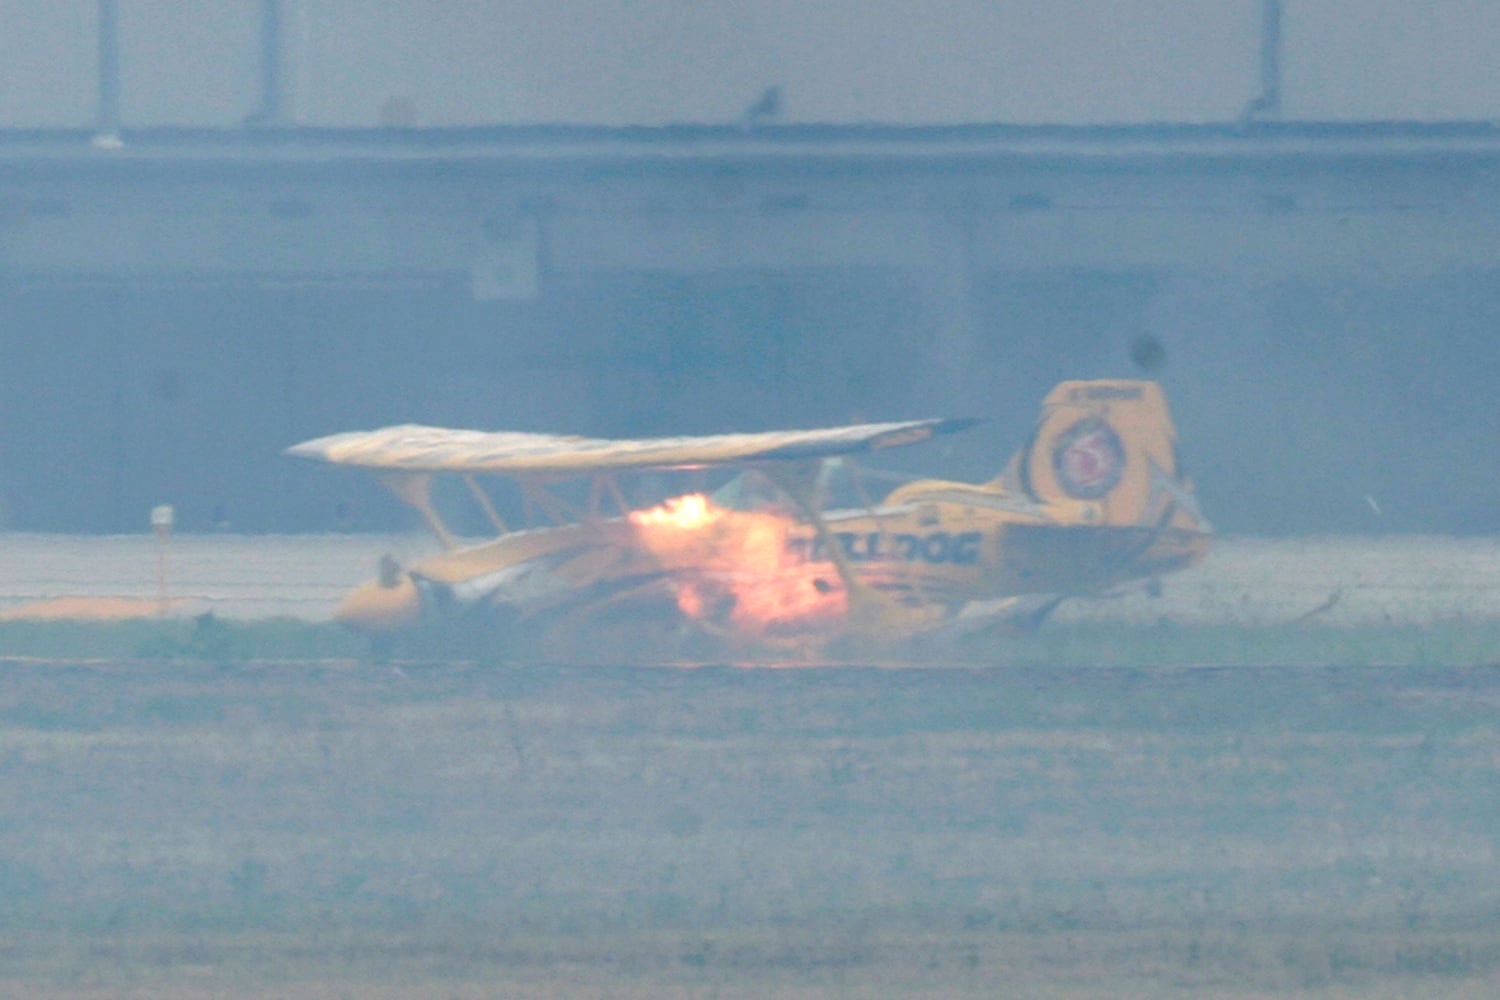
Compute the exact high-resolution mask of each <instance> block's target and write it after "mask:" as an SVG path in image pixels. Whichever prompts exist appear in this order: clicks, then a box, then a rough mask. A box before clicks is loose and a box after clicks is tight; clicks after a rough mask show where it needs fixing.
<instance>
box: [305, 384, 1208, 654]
mask: <svg viewBox="0 0 1500 1000" xmlns="http://www.w3.org/2000/svg"><path fill="white" fill-rule="evenodd" d="M971 423H973V421H965V420H915V421H903V422H897V423H875V424H859V425H852V426H847V427H836V428H827V429H820V430H802V431H774V432H766V433H752V434H720V435H711V436H703V437H671V438H654V439H645V440H605V439H591V438H581V437H568V436H560V435H550V434H532V433H519V432H482V431H468V430H449V429H444V428H437V427H423V426H416V425H404V426H398V427H388V428H384V429H381V430H374V431H355V432H349V433H343V434H335V435H332V436H330V437H323V438H318V439H316V440H313V441H307V442H304V443H302V444H299V445H296V446H294V447H292V448H290V449H288V454H291V455H295V456H298V457H302V458H312V459H319V460H322V461H325V462H332V463H336V464H340V465H350V466H356V467H361V468H365V469H369V470H372V471H374V472H376V473H378V474H379V475H380V476H381V478H382V480H383V481H384V482H385V483H386V484H387V485H388V486H390V487H391V489H392V490H393V491H394V492H395V493H396V494H397V496H399V497H400V498H401V499H403V500H404V501H406V502H407V503H409V504H410V505H411V506H412V507H414V508H415V509H416V510H417V512H418V513H419V514H421V516H422V518H423V519H424V520H425V521H426V523H427V525H428V526H429V527H430V528H431V530H432V532H433V533H434V534H435V535H436V536H437V538H438V540H439V542H440V543H441V544H442V546H443V551H441V552H439V553H436V554H434V555H432V556H430V557H428V558H425V559H422V560H421V561H419V562H416V563H414V564H412V565H410V566H407V567H402V566H400V565H398V564H397V563H396V562H395V561H394V560H392V559H390V558H386V559H383V560H382V564H381V568H380V574H379V577H378V578H377V579H375V580H372V581H371V582H369V583H366V584H364V585H363V586H361V587H359V588H358V589H357V590H355V591H354V592H353V593H351V594H350V595H349V596H348V597H347V598H346V599H345V601H344V602H343V604H342V605H341V606H340V608H339V610H338V612H337V617H338V619H339V620H340V621H342V622H344V623H345V624H347V625H349V626H351V627H353V628H355V629H357V630H359V631H362V632H365V633H367V634H369V635H370V636H371V637H373V638H376V639H377V640H388V639H390V638H393V637H396V636H400V635H415V636H418V637H422V638H423V639H424V640H432V639H434V638H436V639H452V638H455V637H458V636H462V637H464V639H465V640H466V641H467V642H471V643H475V642H477V643H479V644H481V645H489V646H491V647H492V648H494V649H496V650H504V649H515V648H522V649H525V650H527V651H529V652H532V653H535V654H537V655H542V656H547V655H553V656H561V657H570V656H581V657H591V658H594V659H599V658H605V659H609V658H611V654H620V655H642V651H643V650H645V649H656V648H661V644H662V643H667V644H668V647H667V648H673V647H675V648H677V649H679V650H681V649H689V650H696V651H698V652H702V651H704V650H706V649H708V648H715V649H718V648H721V647H727V649H726V651H730V652H732V651H739V652H741V653H744V652H749V651H753V650H756V649H762V650H769V649H772V648H775V647H778V646H781V647H785V646H796V647H798V648H800V649H804V650H806V649H808V648H812V647H818V646H823V647H829V646H832V645H833V644H837V643H840V642H842V643H849V644H853V645H852V647H851V648H863V647H865V646H866V645H868V644H882V645H887V644H892V643H899V642H904V641H908V640H913V639H918V638H921V637H943V636H950V637H951V636H963V635H968V636H972V635H974V634H980V635H982V634H984V633H987V632H989V631H992V630H994V629H996V628H997V627H1000V626H1012V625H1016V624H1018V623H1019V624H1026V623H1033V624H1034V623H1037V622H1040V621H1041V619H1042V618H1043V617H1045V616H1046V614H1047V613H1048V612H1050V611H1051V609H1052V608H1054V607H1055V606H1056V605H1057V603H1058V602H1059V601H1061V600H1064V599H1066V598H1068V597H1074V596H1090V595H1101V594H1105V593H1108V592H1111V591H1113V590H1115V589H1116V588H1118V587H1119V586H1120V585H1122V584H1125V583H1127V582H1129V581H1133V580H1146V581H1154V580H1155V579H1156V578H1157V577H1159V576H1160V575H1161V574H1164V573H1168V572H1171V571H1174V570H1179V569H1183V568H1185V567H1188V566H1191V565H1194V564H1196V563H1197V562H1199V561H1200V560H1201V559H1202V558H1203V556H1204V554H1205V553H1206V551H1207V549H1208V545H1209V540H1210V537H1211V531H1212V529H1211V528H1210V527H1209V525H1208V523H1207V522H1206V521H1205V520H1204V518H1203V517H1202V515H1201V514H1200V513H1199V510H1198V505H1197V502H1196V500H1195V498H1194V495H1193V489H1192V486H1191V485H1190V484H1189V483H1188V482H1187V481H1186V480H1185V479H1184V478H1183V477H1182V476H1181V475H1180V473H1179V470H1178V463H1177V455H1176V442H1175V435H1174V432H1173V429H1172V424H1171V419H1170V417H1169V416H1168V413H1167V407H1166V403H1165V401H1164V399H1163V397H1162V394H1161V391H1160V389H1159V388H1158V387H1157V386H1156V385H1155V384H1154V383H1151V382H1142V381H1125V380H1108V381H1091V382H1064V383H1062V384H1061V385H1059V386H1058V387H1057V388H1056V389H1054V390H1053V391H1052V392H1051V394H1049V395H1048V397H1047V399H1046V400H1045V402H1044V403H1043V407H1042V415H1041V419H1040V421H1039V423H1038V426H1037V428H1036V431H1035V433H1034V434H1033V436H1032V437H1031V439H1030V441H1029V443H1028V444H1027V445H1026V446H1025V447H1023V448H1022V449H1021V451H1020V452H1019V454H1017V455H1016V456H1015V457H1014V458H1013V459H1012V460H1011V461H1010V463H1009V464H1008V465H1007V466H1006V468H1005V469H1004V471H1002V472H1001V473H1000V474H999V475H998V476H997V477H995V478H994V479H992V480H990V481H988V482H984V483H964V482H952V481H947V480H936V479H921V480H915V481H910V482H905V483H903V484H902V485H900V486H898V487H896V488H895V489H893V490H891V491H890V492H888V493H887V494H886V495H885V496H884V497H882V498H881V499H879V500H878V501H876V500H872V499H871V498H870V496H869V494H868V492H867V490H866V489H865V481H866V479H867V477H866V476H864V475H862V474H861V473H859V472H858V471H857V470H855V469H854V467H853V465H852V463H851V461H850V457H851V456H854V455H860V454H865V453H870V452H875V451H879V450H882V449H886V448H891V447H896V446H900V445H909V444H915V443H918V442H921V441H926V440H928V439H930V438H932V437H933V436H935V435H938V434H946V433H949V432H952V431H956V430H959V429H962V428H963V427H966V426H968V425H969V424H971ZM725 469H732V470H736V471H737V475H736V476H735V477H734V478H733V479H730V480H729V481H728V482H727V483H725V484H724V485H722V486H721V487H720V488H719V489H717V490H716V491H713V492H707V491H706V490H705V491H704V492H695V493H688V494H685V495H681V496H674V497H670V498H668V499H666V500H665V501H664V502H662V503H659V504H655V505H652V506H646V507H642V506H637V505H632V504H630V503H628V502H627V501H626V498H625V494H624V492H623V490H622V489H621V486H620V483H619V482H618V476H619V474H621V473H624V472H630V471H642V470H657V471H660V470H706V471H700V472H698V473H696V474H697V475H698V476H699V477H700V478H703V477H706V476H707V475H708V474H709V473H711V472H714V471H716V470H718V471H720V472H722V470H725ZM440 474H449V475H452V476H455V477H459V478H461V479H462V480H463V481H464V483H465V484H466V485H467V486H468V488H469V489H470V491H471V492H472V494H473V496H474V499H475V500H476V501H477V502H478V504H479V506H480V507H481V509H482V510H483V511H484V512H485V513H486V514H487V516H488V518H489V519H490V521H491V522H492V523H493V524H494V527H495V530H496V531H497V532H498V534H497V536H496V537H494V538H492V539H490V540H488V541H484V542H480V543H477V544H459V543H458V542H457V541H456V540H455V538H454V536H453V534H452V532H451V531H450V530H449V528H448V526H447V525H446V523H445V522H444V521H443V520H442V519H441V518H440V516H439V515H438V513H437V511H436V510H435V509H434V506H433V502H432V489H431V487H432V480H433V477H434V476H436V475H440ZM480 475H502V476H508V477H512V478H513V479H514V480H515V481H516V482H518V483H519V484H520V486H521V492H522V495H523V497H524V498H525V502H526V506H527V508H528V509H529V510H531V511H533V512H541V513H542V514H544V515H546V516H547V518H548V519H549V520H551V521H552V523H551V524H550V525H547V526H543V527H527V528H521V529H515V530H513V529H511V528H509V527H508V526H507V525H506V524H505V523H504V522H503V520H502V519H501V517H500V516H499V514H498V513H497V512H496V508H495V504H494V503H493V502H492V500H493V498H492V496H491V494H490V493H489V492H488V491H486V490H485V489H484V488H483V487H482V486H481V484H480V483H479V481H478V479H477V478H476V477H478V476H480ZM565 484H572V488H573V489H574V490H575V491H577V493H578V496H575V497H574V498H573V499H572V500H571V502H570V501H569V500H568V499H567V498H565V497H564V496H563V495H562V491H563V489H564V486H565ZM840 490H842V491H843V492H844V493H845V494H846V495H853V496H854V497H855V499H854V501H853V502H852V503H846V504H844V505H842V506H838V505H835V504H833V502H832V501H833V499H834V495H835V494H836V493H838V492H839V491H840Z"/></svg>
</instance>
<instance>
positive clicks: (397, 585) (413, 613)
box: [333, 573, 422, 632]
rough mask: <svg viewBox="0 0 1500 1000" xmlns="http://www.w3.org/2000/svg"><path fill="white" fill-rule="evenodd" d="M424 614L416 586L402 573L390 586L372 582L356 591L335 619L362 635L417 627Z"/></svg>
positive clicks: (345, 601) (345, 602)
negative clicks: (411, 626)
mask: <svg viewBox="0 0 1500 1000" xmlns="http://www.w3.org/2000/svg"><path fill="white" fill-rule="evenodd" d="M421 611H422V598H421V595H420V594H418V593H417V585H416V584H415V583H413V582H412V579H411V577H410V576H409V575H408V574H406V573H402V574H400V575H399V576H398V577H396V578H395V579H394V580H392V581H390V582H389V584H387V583H386V582H385V581H380V580H372V581H371V582H369V583H367V584H364V585H363V586H361V587H359V588H357V589H355V590H354V591H353V592H351V593H350V594H349V596H347V597H345V598H344V600H343V601H342V602H341V603H340V604H339V606H338V608H337V609H336V610H335V611H334V612H333V618H334V620H335V621H337V622H338V623H339V624H341V625H346V626H348V627H350V628H353V629H357V630H358V631H361V632H391V631H395V630H396V629H400V628H405V627H407V626H409V625H414V624H416V622H417V619H418V618H419V617H420V616H421Z"/></svg>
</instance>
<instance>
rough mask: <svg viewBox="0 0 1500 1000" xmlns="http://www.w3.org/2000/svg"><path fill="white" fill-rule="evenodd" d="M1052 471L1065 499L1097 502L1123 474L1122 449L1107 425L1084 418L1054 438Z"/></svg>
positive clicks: (1094, 419)
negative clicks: (1064, 492) (1055, 443)
mask: <svg viewBox="0 0 1500 1000" xmlns="http://www.w3.org/2000/svg"><path fill="white" fill-rule="evenodd" d="M1052 469H1053V471H1054V472H1056V473H1057V482H1058V485H1060V486H1061V487H1062V488H1063V489H1064V490H1065V491H1066V492H1067V494H1068V495H1069V496H1071V497H1075V498H1077V499H1079V500H1098V499H1099V498H1100V497H1102V496H1104V495H1105V494H1106V493H1108V492H1109V491H1110V490H1112V489H1114V488H1115V486H1116V485H1118V484H1119V482H1120V476H1121V475H1122V474H1123V473H1124V471H1125V447H1124V446H1123V445H1122V444H1120V438H1119V435H1117V434H1116V433H1115V432H1114V430H1113V429H1112V428H1111V427H1110V426H1109V424H1107V423H1105V422H1104V421H1103V420H1100V419H1099V418H1098V417H1088V418H1087V419H1085V420H1080V421H1079V422H1078V423H1076V424H1074V425H1073V426H1072V427H1069V428H1068V429H1067V430H1066V431H1064V432H1063V434H1062V436H1061V437H1059V438H1058V439H1057V447H1056V448H1054V449H1053V450H1052Z"/></svg>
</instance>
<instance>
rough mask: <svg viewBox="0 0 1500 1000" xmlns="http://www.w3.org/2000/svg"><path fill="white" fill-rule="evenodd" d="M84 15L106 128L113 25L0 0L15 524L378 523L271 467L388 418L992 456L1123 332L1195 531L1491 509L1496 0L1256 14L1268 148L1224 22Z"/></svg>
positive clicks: (1498, 504)
mask: <svg viewBox="0 0 1500 1000" xmlns="http://www.w3.org/2000/svg"><path fill="white" fill-rule="evenodd" d="M114 6H115V7H116V8H117V10H118V13H119V20H120V35H119V43H120V44H119V53H120V66H121V73H120V85H119V90H118V99H119V104H120V122H119V124H120V126H121V134H120V136H119V141H118V142H115V141H113V138H112V137H108V136H105V137H103V138H102V139H101V137H99V136H97V135H96V132H97V131H98V128H97V126H98V124H99V122H98V118H99V114H98V110H99V109H98V100H97V99H98V96H99V93H98V91H99V83H100V79H99V76H98V72H97V70H98V59H97V52H96V46H97V44H98V41H99V33H98V30H97V29H98V18H97V15H98V13H99V11H100V10H101V9H102V7H103V5H102V4H99V3H96V2H82V0H70V2H63V3H54V4H45V5H44V4H12V5H7V6H6V7H5V8H4V9H3V10H0V368H3V371H4V378H3V380H0V523H3V525H4V526H6V527H9V528H13V529H23V530H84V531H136V530H141V529H142V528H143V527H144V522H145V517H146V512H147V511H148V510H149V509H150V507H151V506H152V505H154V504H157V503H162V502H172V503H175V504H176V505H177V507H178V509H179V514H180V517H181V523H182V525H183V527H184V528H185V529H188V530H209V529H211V528H212V527H214V526H215V525H219V526H225V525H227V526H230V527H232V528H234V529H238V530H253V531H262V530H322V529H328V528H341V529H356V530H357V529H362V528H386V527H391V526H394V525H400V524H404V523H407V522H406V519H405V515H404V514H403V512H401V511H400V510H398V509H397V508H396V506H395V504H394V502H393V501H391V500H389V498H387V497H385V496H384V495H383V494H382V493H381V492H380V491H379V489H378V488H377V487H375V486H374V485H372V484H371V483H369V482H367V481H364V480H362V479H361V478H360V477H358V476H355V475H353V474H346V473H342V472H339V471H337V470H327V469H321V468H316V467H311V466H302V465H298V464H297V463H293V462H291V461H290V460H287V459H285V458H282V457H281V456H280V450H281V449H282V448H283V447H285V446H286V445H287V444H290V443H292V442H295V441H297V440H299V439H301V438H304V437H308V436H312V435H316V434H324V433H329V432H333V431H337V430H343V429H348V428H351V427H361V426H375V425H380V424H385V423H393V422H402V421H421V422H431V423H444V424H457V425H464V426H479V427H493V428H503V427H514V428H522V429H534V430H563V431H576V432H584V433H596V434H656V433H664V434H665V433H685V432H697V431H703V432H707V431H715V430H726V429H758V428H768V427H784V426H791V425H798V424H810V423H830V422H842V421H846V420H850V419H856V418H862V419H878V418H887V417H903V416H918V415H931V414H956V415H979V416H984V417H988V418H990V420H989V422H988V423H987V424H985V425H984V426H983V427H981V428H979V429H976V430H975V431H971V432H969V433H968V434H966V435H965V436H964V437H963V438H961V439H958V440H955V441H953V442H950V443H946V444H944V445H941V446H932V447H929V448H926V449H922V450H918V451H914V452H913V453H912V454H910V455H902V456H892V458H891V462H892V464H896V465H903V466H906V467H908V468H913V469H918V468H920V469H926V470H933V471H937V470H943V471H947V472H949V473H951V474H953V475H969V476H980V475H988V474H991V473H992V472H993V471H994V470H995V468H996V467H998V466H999V465H1000V464H1001V463H1002V462H1003V461H1004V459H1005V457H1006V455H1008V453H1009V452H1010V450H1011V449H1012V448H1014V447H1015V446H1016V445H1017V444H1018V443H1019V442H1020V440H1021V439H1022V438H1023V437H1024V435H1025V433H1026V431H1027V429H1028V427H1029V424H1030V422H1031V420H1032V419H1033V417H1034V414H1035V410H1036V406H1037V404H1038V403H1039V401H1040V399H1041V397H1042V395H1043V394H1044V393H1045V392H1046V390H1047V389H1048V388H1049V387H1050V385H1051V384H1052V383H1053V382H1055V381H1056V380H1058V379H1061V378H1070V377H1087V376H1094V375H1130V374H1139V373H1140V371H1139V369H1138V368H1137V367H1136V366H1135V365H1134V364H1133V363H1132V360H1131V357H1130V347H1131V345H1132V344H1133V343H1135V342H1137V341H1138V340H1139V339H1141V338H1142V337H1148V336H1149V337H1153V338H1155V339H1156V340H1158V341H1159V342H1160V343H1161V345H1162V346H1163V347H1164V348H1165V351H1166V355H1165V356H1166V362H1165V364H1164V365H1163V366H1162V367H1160V368H1159V369H1157V370H1154V371H1152V372H1151V373H1150V374H1151V375H1152V376H1153V377H1157V378H1159V379H1160V380H1161V381H1162V382H1163V384H1164V385H1165V386H1166V389H1167V391H1168V395H1169V399H1170V400H1171V402H1172V404H1173V407H1174V410H1175V412H1176V415H1177V418H1178V423H1179V428H1180V431H1181V436H1182V441H1183V449H1184V453H1185V457H1186V459H1187V461H1188V463H1189V466H1190V468H1191V469H1192V471H1193V473H1194V476H1195V478H1196V479H1197V481H1198V483H1199V485H1200V488H1201V490H1202V493H1203V495H1204V502H1205V506H1206V508H1207V510H1208V512H1209V514H1210V515H1211V516H1212V517H1214V518H1215V520H1216V521H1218V522H1219V524H1220V525H1221V527H1223V528H1224V529H1225V530H1229V531H1234V532H1240V533H1262V534H1281V533H1288V532H1328V531H1333V532H1387V531H1444V532H1493V531H1495V530H1497V528H1500V501H1497V499H1496V498H1497V497H1500V443H1497V435H1496V426H1497V421H1496V420H1495V419H1494V417H1493V397H1494V396H1495V393H1496V389H1497V387H1500V347H1497V345H1496V343H1495V335H1494V331H1495V328H1496V321H1497V319H1500V225H1497V223H1500V215H1497V212H1496V209H1495V206H1496V205H1500V182H1497V180H1496V178H1497V177H1500V172H1497V169H1496V164H1497V163H1500V159H1497V157H1496V154H1495V150H1496V148H1497V138H1496V135H1495V133H1494V131H1493V129H1492V128H1491V126H1490V125H1489V124H1488V121H1489V119H1491V118H1493V117H1496V115H1497V111H1500V85H1497V70H1496V66H1497V65H1500V64H1496V63H1494V61H1493V60H1491V59H1490V58H1488V53H1490V52H1492V51H1493V50H1494V47H1495V46H1494V42H1495V41H1497V39H1500V11H1497V10H1493V9H1491V7H1490V6H1489V5H1483V4H1478V3H1472V4H1464V3H1451V4H1443V5H1434V6H1429V7H1423V6H1421V5H1411V4H1400V3H1394V2H1387V3H1374V4H1370V3H1365V4H1359V5H1355V4H1352V3H1347V2H1336V0H1322V2H1306V3H1298V4H1290V3H1288V4H1285V5H1284V9H1283V17H1282V38H1283V49H1282V58H1281V66H1282V78H1281V90H1280V94H1281V107H1280V111H1279V114H1278V115H1275V116H1273V117H1272V119H1271V120H1265V119H1264V117H1263V118H1262V119H1260V120H1256V121H1247V120H1246V119H1244V118H1242V113H1243V112H1244V110H1245V109H1246V107H1247V105H1248V104H1249V102H1250V101H1251V100H1252V99H1253V98H1254V97H1255V96H1256V94H1257V93H1258V92H1259V91H1260V88H1261V86H1262V81H1261V78H1260V72H1261V63H1260V56H1261V52H1260V45H1261V15H1262V12H1263V5H1262V4H1261V3H1259V2H1248V0H1246V2H1237V3H1227V4H1219V5H1208V6H1204V5H1164V4H1159V3H1147V2H1143V0H1142V2H1126V3H1115V2H1110V3H1106V2H1104V0H1072V2H1055V3H1048V4H1032V3H1023V2H1019V0H1016V2H1006V3H988V4H980V3H957V4H931V5H913V4H885V3H875V4H870V3H860V4H845V3H818V4H798V5H793V4H788V3H782V2H780V0H764V2H761V3H753V4H745V5H737V6H729V5H712V4H710V5H702V4H695V5H690V4H674V3H639V2H635V3H629V4H627V3H623V2H622V3H618V4H616V3H605V2H593V3H587V4H584V3H576V4H575V3H560V4H559V3H549V4H540V3H509V4H500V3H477V2H460V3H445V4H422V3H394V2H393V3H385V4H373V5H372V4H353V3H343V2H335V0H326V2H317V0H303V2H285V3H279V4H275V5H267V4H264V3H252V2H244V3H233V4H220V5H203V6H201V7H191V8H184V7H182V6H181V5H176V4H165V3H148V2H144V0H138V2H132V0H121V2H119V3H118V4H116V5H114ZM270 6H274V8H275V10H276V13H277V14H278V17H279V23H280V25H281V29H282V33H281V35H280V36H279V37H280V39H281V42H282V46H281V50H280V60H281V61H280V67H281V69H280V73H279V75H278V78H277V79H278V86H279V87H280V92H281V93H282V98H283V102H284V103H283V105H282V108H281V114H280V116H279V117H278V118H277V119H276V120H274V121H271V122H269V123H267V122H264V121H260V122H247V119H250V118H251V117H252V116H253V115H254V114H255V112H256V111H257V109H258V108H260V107H261V104H262V97H263V94H262V93H261V89H260V88H261V86H262V79H261V69H262V65H261V61H260V60H261V57H262V47H261V46H262V38H261V34H260V33H261V30H262V24H263V20H262V19H263V17H264V16H265V14H266V12H267V10H268V9H269V7H270ZM767 87H778V88H780V94H781V99H780V101H779V102H778V103H773V105H772V106H771V107H770V109H769V113H768V114H767V115H764V116H762V117H760V118H756V119H753V120H752V119H748V118H745V110H746V108H747V107H748V106H749V105H751V104H752V103H754V102H755V100H756V98H757V97H758V95H760V94H761V93H762V92H763V91H764V90H765V89H766V88H767ZM1392 120H1403V121H1405V122H1409V123H1410V124H1409V125H1408V124H1395V125H1393V124H1390V122H1391V121H1392ZM1319 122H1322V123H1326V122H1334V123H1336V124H1333V125H1324V124H1313V123H1319ZM674 123H709V124H708V125H707V127H698V126H691V127H685V126H681V125H680V124H674ZM815 123H827V124H815ZM961 123H979V124H977V125H973V126H965V125H963V124H961ZM985 123H991V124H985ZM1016 123H1020V124H1021V125H1023V126H1024V125H1026V124H1028V123H1030V124H1031V125H1034V126H1036V127H1034V128H1029V129H1028V128H1025V127H1022V128H1010V126H1011V125H1013V124H1016ZM1119 123H1123V126H1122V127H1115V126H1116V125H1117V124H1119ZM1131 123H1137V124H1131ZM1139 123H1158V124H1154V125H1149V124H1139ZM1339 123H1341V124H1339ZM1441 123H1447V124H1441ZM469 126H477V127H476V128H472V129H470V128H468V127H469ZM556 126H563V127H562V128H560V129H559V128H557V127H556Z"/></svg>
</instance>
